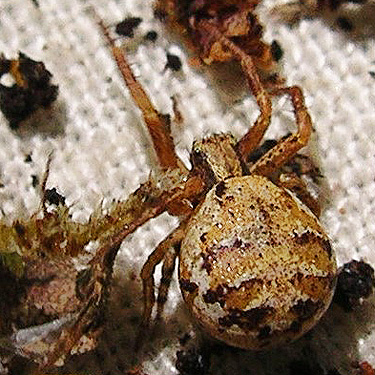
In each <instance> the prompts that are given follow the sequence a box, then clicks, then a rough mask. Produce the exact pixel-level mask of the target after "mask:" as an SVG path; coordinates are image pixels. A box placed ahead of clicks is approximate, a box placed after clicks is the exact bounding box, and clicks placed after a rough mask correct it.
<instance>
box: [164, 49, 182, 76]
mask: <svg viewBox="0 0 375 375" xmlns="http://www.w3.org/2000/svg"><path fill="white" fill-rule="evenodd" d="M181 68H182V62H181V59H180V58H179V57H178V56H177V55H173V54H171V53H169V52H167V63H166V64H165V68H164V69H170V70H172V71H174V72H178V71H179V70H181Z"/></svg>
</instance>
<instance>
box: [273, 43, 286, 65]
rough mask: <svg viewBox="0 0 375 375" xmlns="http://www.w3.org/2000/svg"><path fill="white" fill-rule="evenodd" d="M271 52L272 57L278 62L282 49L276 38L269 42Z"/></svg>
mask: <svg viewBox="0 0 375 375" xmlns="http://www.w3.org/2000/svg"><path fill="white" fill-rule="evenodd" d="M271 53H272V57H273V59H274V60H275V61H276V62H278V61H280V60H281V59H282V58H283V55H284V51H283V49H282V48H281V46H280V43H279V42H278V41H277V40H274V41H272V43H271Z"/></svg>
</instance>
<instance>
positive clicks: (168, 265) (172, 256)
mask: <svg viewBox="0 0 375 375" xmlns="http://www.w3.org/2000/svg"><path fill="white" fill-rule="evenodd" d="M180 243H181V241H180V242H177V243H175V244H174V245H173V246H172V248H170V250H169V251H168V252H167V253H166V255H165V258H164V261H163V267H162V277H161V280H160V286H159V292H158V298H157V312H156V320H160V319H161V317H162V315H163V310H164V305H165V303H166V302H167V297H168V291H169V286H170V285H171V281H172V276H173V271H174V269H175V265H176V259H177V256H178V254H179V248H180Z"/></svg>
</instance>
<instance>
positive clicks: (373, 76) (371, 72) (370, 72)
mask: <svg viewBox="0 0 375 375" xmlns="http://www.w3.org/2000/svg"><path fill="white" fill-rule="evenodd" d="M368 74H370V77H371V78H375V72H374V71H372V70H370V71H369V72H368Z"/></svg>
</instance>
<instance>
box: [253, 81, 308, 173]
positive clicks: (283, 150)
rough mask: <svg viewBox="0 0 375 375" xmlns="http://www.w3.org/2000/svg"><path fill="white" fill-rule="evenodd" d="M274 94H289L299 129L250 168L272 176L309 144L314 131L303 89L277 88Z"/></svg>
mask: <svg viewBox="0 0 375 375" xmlns="http://www.w3.org/2000/svg"><path fill="white" fill-rule="evenodd" d="M271 93H272V94H274V95H279V94H283V93H286V94H289V95H290V96H291V99H292V104H293V107H294V114H295V116H296V122H297V126H298V130H297V132H296V133H293V134H291V135H290V136H289V137H287V138H285V139H284V140H282V141H280V142H279V143H278V144H277V145H276V146H275V147H273V148H272V149H271V150H270V151H268V152H267V153H266V154H265V155H264V156H263V157H261V158H260V159H259V160H258V161H257V162H256V163H255V164H253V165H252V167H251V168H250V173H255V174H261V175H263V176H266V177H268V176H270V175H271V174H272V173H274V172H275V171H277V169H278V168H279V167H281V166H282V165H283V164H285V163H286V162H288V161H289V160H290V159H291V158H292V157H293V156H294V155H295V154H296V153H297V152H298V151H299V150H300V149H301V148H302V147H304V146H306V145H307V142H308V141H309V138H310V134H311V132H312V122H311V117H310V115H309V113H308V111H307V108H306V106H305V100H304V97H303V93H302V90H301V89H300V88H299V87H298V86H291V87H283V88H275V89H272V90H271Z"/></svg>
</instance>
